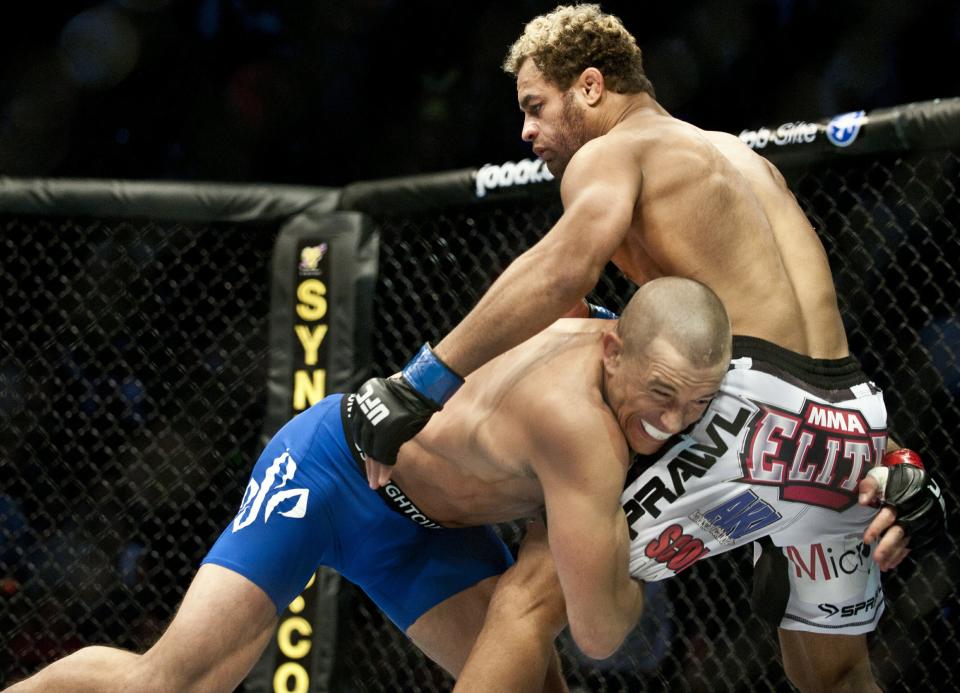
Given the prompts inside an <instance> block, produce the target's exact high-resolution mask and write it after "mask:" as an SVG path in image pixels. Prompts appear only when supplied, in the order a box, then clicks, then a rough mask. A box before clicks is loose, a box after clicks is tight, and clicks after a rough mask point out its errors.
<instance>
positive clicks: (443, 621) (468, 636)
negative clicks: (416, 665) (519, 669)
mask: <svg viewBox="0 0 960 693" xmlns="http://www.w3.org/2000/svg"><path fill="white" fill-rule="evenodd" d="M496 583H497V577H490V578H487V579H485V580H482V581H480V582H478V583H477V584H476V585H474V586H473V587H471V588H469V589H466V590H464V591H462V592H460V593H459V594H456V595H454V596H452V597H450V598H449V599H446V600H444V601H443V602H441V603H440V604H438V605H437V606H435V607H433V608H432V609H430V610H429V611H428V612H426V613H425V614H423V616H421V617H420V618H419V619H417V621H416V622H415V623H414V624H413V625H412V626H410V628H409V629H407V636H408V637H409V638H410V639H411V640H412V641H413V642H414V644H415V645H417V647H419V648H420V649H421V650H422V651H423V652H424V653H425V654H426V655H427V656H429V657H430V658H431V659H432V660H433V661H435V662H436V663H437V664H439V665H440V666H442V667H443V668H444V669H446V670H447V672H449V673H450V674H451V675H452V676H453V677H454V678H459V677H460V675H461V673H462V671H463V668H464V665H465V663H466V662H467V658H468V656H469V655H470V652H471V650H472V649H473V647H474V644H475V643H476V641H477V638H478V636H479V634H480V631H481V629H482V628H483V627H484V615H485V614H486V613H487V608H488V605H489V603H490V598H491V595H492V594H493V592H494V589H495V587H496ZM499 632H500V631H499V629H498V633H499ZM548 647H549V650H550V656H551V657H552V659H553V660H554V666H553V667H551V669H550V675H549V676H548V677H547V678H546V683H545V680H544V679H545V677H544V673H543V672H544V671H545V669H546V667H543V668H541V669H540V674H539V681H538V682H536V684H535V685H533V686H532V687H531V688H530V689H529V690H533V691H537V692H539V691H545V692H551V693H552V692H554V691H566V687H565V686H564V685H563V683H562V678H561V677H560V670H559V663H558V662H557V657H556V654H555V653H554V651H553V648H552V639H551V642H550V643H549V644H548ZM516 656H517V655H516V653H514V657H516ZM478 673H479V672H478ZM471 680H473V681H475V682H476V683H477V684H478V686H479V687H478V688H475V689H471V690H481V689H482V690H484V691H494V690H513V689H506V688H500V687H498V686H497V685H495V682H491V681H489V680H487V681H486V682H485V681H483V677H482V676H481V678H480V680H478V679H477V677H476V676H472V677H471ZM491 683H493V685H490V684H491ZM481 687H482V688H481ZM455 690H457V691H460V690H461V687H460V684H459V683H458V684H457V687H456V688H455ZM463 690H467V689H463Z"/></svg>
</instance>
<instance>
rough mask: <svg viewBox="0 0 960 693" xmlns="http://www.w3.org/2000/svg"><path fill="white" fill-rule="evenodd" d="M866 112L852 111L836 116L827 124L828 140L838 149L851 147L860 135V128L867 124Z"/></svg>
mask: <svg viewBox="0 0 960 693" xmlns="http://www.w3.org/2000/svg"><path fill="white" fill-rule="evenodd" d="M866 120H867V119H866V112H865V111H851V112H850V113H841V114H840V115H838V116H834V117H833V119H832V120H831V121H830V122H829V123H828V124H827V139H828V140H830V143H831V144H833V145H834V146H836V147H849V146H850V145H851V144H853V142H854V140H856V139H857V135H859V134H860V126H861V125H863V124H864V123H865V122H866Z"/></svg>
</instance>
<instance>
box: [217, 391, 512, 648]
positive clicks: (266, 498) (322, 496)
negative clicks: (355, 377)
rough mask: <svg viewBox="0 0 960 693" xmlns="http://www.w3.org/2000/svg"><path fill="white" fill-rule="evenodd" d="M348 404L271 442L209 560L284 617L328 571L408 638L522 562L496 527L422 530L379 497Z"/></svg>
mask: <svg viewBox="0 0 960 693" xmlns="http://www.w3.org/2000/svg"><path fill="white" fill-rule="evenodd" d="M343 399H344V398H343V395H331V396H329V397H327V398H325V399H323V400H322V401H320V402H318V403H317V404H315V405H314V406H312V407H311V408H310V409H307V410H306V411H304V412H302V413H301V414H299V415H298V416H296V417H295V418H293V419H292V420H290V421H289V422H288V423H287V424H286V425H285V426H284V427H283V428H282V429H280V431H279V432H278V433H277V435H275V436H274V437H273V439H272V440H271V441H270V442H269V443H268V444H267V447H266V448H265V449H264V451H263V453H262V454H261V455H260V459H259V460H258V461H257V464H256V466H255V467H254V468H253V474H252V475H251V478H250V482H249V484H248V485H247V490H246V493H244V495H243V502H242V503H241V505H240V512H239V513H238V514H237V516H236V518H235V519H234V520H233V522H231V523H230V525H229V526H228V527H227V528H226V529H225V530H224V531H223V534H221V535H220V538H219V539H218V540H217V542H216V544H214V546H213V548H212V549H210V553H208V554H207V556H206V558H204V559H203V563H215V564H217V565H220V566H223V567H225V568H229V569H230V570H232V571H234V572H236V573H239V574H240V575H243V576H244V577H246V578H247V579H249V580H251V581H252V582H253V583H254V584H256V585H257V586H259V587H260V588H261V589H262V590H263V591H264V592H266V593H267V595H268V596H269V597H270V599H271V600H273V603H274V604H275V605H276V607H277V613H280V612H282V611H283V610H284V609H286V608H287V605H288V604H289V603H290V602H291V601H293V599H294V598H295V597H296V596H297V595H298V594H300V592H302V591H303V588H304V587H305V586H306V584H307V582H308V581H309V580H310V576H311V575H312V574H313V573H314V572H315V571H316V570H317V568H318V567H319V566H328V567H330V568H333V569H335V570H336V571H338V572H339V573H340V574H341V575H343V576H344V577H345V578H346V579H348V580H350V581H351V582H353V583H355V584H356V585H357V586H359V587H360V588H361V589H362V590H363V591H364V592H366V593H367V595H369V597H370V598H371V599H372V600H373V601H374V602H375V603H376V604H377V606H379V607H380V609H382V610H383V612H384V613H385V614H386V615H387V616H388V617H389V618H390V620H392V621H393V622H394V623H395V624H397V626H399V627H400V629H401V630H403V631H406V630H407V628H409V627H410V625H411V624H413V622H414V621H416V620H417V619H418V618H419V617H420V616H421V615H422V614H423V613H424V612H426V611H427V610H429V609H430V608H432V607H434V606H436V605H437V604H439V603H440V602H442V601H443V600H444V599H446V598H447V597H451V596H453V595H454V594H457V593H458V592H461V591H462V590H464V589H466V588H468V587H471V586H473V585H475V584H476V583H478V582H479V581H481V580H483V579H484V578H487V577H490V576H492V575H499V574H500V573H503V572H504V571H505V570H506V569H507V568H508V567H509V566H510V565H511V564H512V563H513V558H512V557H511V555H510V552H509V550H508V549H507V547H506V545H505V544H504V543H503V541H502V540H501V539H500V538H499V537H498V536H497V535H496V533H495V532H494V531H493V529H492V528H491V527H489V526H485V527H470V528H466V529H449V528H443V527H439V526H438V525H436V524H435V523H433V522H430V521H429V520H428V518H424V516H423V515H417V517H418V518H423V520H422V521H421V523H420V524H418V523H417V522H415V521H412V520H411V519H410V513H409V510H408V511H407V513H406V514H404V512H403V511H402V510H401V509H400V508H398V507H397V505H396V504H394V505H392V506H391V505H388V504H387V503H386V502H385V501H384V499H383V498H381V497H380V496H379V495H378V494H377V492H376V491H373V490H371V489H370V487H369V486H367V481H366V477H365V475H364V474H362V473H361V471H360V469H359V468H358V460H357V459H356V458H354V457H353V455H352V454H351V452H350V447H349V446H348V443H347V433H346V430H345V427H344V424H343V420H342V415H341V400H343ZM391 486H392V487H393V488H394V489H396V486H395V485H391ZM396 492H397V493H400V491H399V489H396ZM401 497H403V496H401ZM403 498H405V497H403Z"/></svg>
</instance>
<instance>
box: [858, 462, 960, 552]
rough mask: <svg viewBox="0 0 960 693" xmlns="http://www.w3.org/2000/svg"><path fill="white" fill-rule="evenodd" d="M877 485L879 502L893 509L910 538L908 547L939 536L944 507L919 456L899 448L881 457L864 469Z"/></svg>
mask: <svg viewBox="0 0 960 693" xmlns="http://www.w3.org/2000/svg"><path fill="white" fill-rule="evenodd" d="M868 474H869V476H872V477H873V478H874V479H875V480H876V481H877V483H878V484H879V485H880V504H881V506H885V505H889V506H890V507H892V508H893V509H894V510H896V511H897V521H896V524H898V525H900V526H901V527H903V530H904V531H905V532H906V533H907V536H909V537H910V548H917V547H919V546H923V545H924V544H929V543H931V542H933V541H936V540H937V539H939V538H940V537H941V536H942V535H943V533H944V532H945V531H946V528H947V507H946V504H945V503H944V501H943V494H942V493H940V487H939V486H937V482H935V481H934V480H933V477H932V476H930V474H929V473H927V471H926V470H925V469H924V468H923V462H922V461H921V460H920V455H918V454H917V453H915V452H914V451H913V450H907V449H906V448H902V449H900V450H895V451H893V452H888V453H887V454H886V455H884V456H883V464H882V465H881V466H877V467H874V468H873V469H871V470H870V471H869V472H868Z"/></svg>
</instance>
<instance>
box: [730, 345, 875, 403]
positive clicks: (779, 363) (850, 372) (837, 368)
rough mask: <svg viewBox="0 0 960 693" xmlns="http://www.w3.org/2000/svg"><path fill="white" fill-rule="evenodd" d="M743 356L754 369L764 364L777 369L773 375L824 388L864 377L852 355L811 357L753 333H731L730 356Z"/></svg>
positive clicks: (853, 382) (857, 381) (835, 387)
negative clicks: (839, 357) (731, 345)
mask: <svg viewBox="0 0 960 693" xmlns="http://www.w3.org/2000/svg"><path fill="white" fill-rule="evenodd" d="M745 356H748V357H750V358H751V359H753V362H754V366H753V367H754V368H756V369H757V370H763V371H767V370H769V369H767V368H764V367H763V365H762V364H765V365H767V366H771V367H773V368H774V369H776V371H779V373H777V372H774V373H773V374H774V375H779V374H780V373H785V374H789V375H792V376H793V377H794V378H798V379H799V380H800V381H801V382H803V383H806V384H808V385H814V386H816V387H820V388H824V389H828V390H838V389H842V388H849V387H853V386H854V385H859V384H861V383H864V382H866V381H867V377H866V375H864V373H863V371H862V370H861V368H860V363H859V362H858V361H857V359H855V358H854V357H853V356H845V357H844V358H842V359H815V358H811V357H810V356H804V355H803V354H798V353H796V352H795V351H790V350H789V349H784V348H783V347H781V346H777V345H776V344H774V343H772V342H768V341H766V340H763V339H759V338H757V337H743V336H738V335H734V337H733V358H735V359H738V358H743V357H745Z"/></svg>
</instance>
